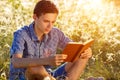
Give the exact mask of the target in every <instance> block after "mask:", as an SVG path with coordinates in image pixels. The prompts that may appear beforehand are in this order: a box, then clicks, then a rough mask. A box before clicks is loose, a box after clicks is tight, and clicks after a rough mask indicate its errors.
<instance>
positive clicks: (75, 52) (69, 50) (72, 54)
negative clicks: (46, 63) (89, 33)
mask: <svg viewBox="0 0 120 80" xmlns="http://www.w3.org/2000/svg"><path fill="white" fill-rule="evenodd" d="M93 42H94V40H93V39H90V40H88V41H87V42H85V43H79V42H69V43H68V44H67V45H66V47H65V48H64V50H63V51H62V54H67V59H65V62H73V61H75V60H77V59H78V58H79V57H80V55H81V53H82V52H84V50H86V49H87V48H89V47H90V46H91V45H92V44H93Z"/></svg>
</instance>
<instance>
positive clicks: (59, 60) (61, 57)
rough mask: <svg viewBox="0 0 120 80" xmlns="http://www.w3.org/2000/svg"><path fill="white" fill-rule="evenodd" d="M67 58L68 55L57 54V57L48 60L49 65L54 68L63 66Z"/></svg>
mask: <svg viewBox="0 0 120 80" xmlns="http://www.w3.org/2000/svg"><path fill="white" fill-rule="evenodd" d="M66 58H67V55H65V54H56V55H55V56H50V57H48V59H47V61H48V65H52V66H58V65H61V64H62V63H63V62H64V60H65V59H66Z"/></svg>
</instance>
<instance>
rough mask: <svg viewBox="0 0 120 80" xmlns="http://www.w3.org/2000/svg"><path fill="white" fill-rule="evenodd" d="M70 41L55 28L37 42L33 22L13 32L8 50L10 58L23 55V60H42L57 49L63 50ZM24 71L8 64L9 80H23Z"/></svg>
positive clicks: (53, 53)
mask: <svg viewBox="0 0 120 80" xmlns="http://www.w3.org/2000/svg"><path fill="white" fill-rule="evenodd" d="M70 41H71V40H70V39H69V38H68V37H66V36H65V35H64V33H63V32H61V31H60V30H59V29H57V28H54V27H53V28H52V30H51V31H50V32H49V33H48V34H46V35H44V37H43V39H42V41H39V40H38V38H37V36H36V34H35V32H34V22H33V23H32V24H30V25H29V26H24V27H23V28H21V29H20V30H17V31H16V32H14V39H13V43H12V46H11V50H10V56H11V57H12V55H13V54H16V53H20V54H23V58H44V57H48V56H53V55H55V54H56V51H57V48H61V49H64V47H65V46H66V44H67V43H68V42H70ZM24 72H25V69H24V68H21V69H18V68H14V67H13V65H12V64H10V78H9V80H16V79H18V80H25V78H24Z"/></svg>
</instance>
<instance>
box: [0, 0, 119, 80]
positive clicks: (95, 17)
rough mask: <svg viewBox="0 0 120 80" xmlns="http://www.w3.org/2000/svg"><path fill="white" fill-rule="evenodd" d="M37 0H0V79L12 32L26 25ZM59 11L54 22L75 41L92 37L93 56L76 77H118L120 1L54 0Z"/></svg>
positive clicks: (4, 75)
mask: <svg viewBox="0 0 120 80" xmlns="http://www.w3.org/2000/svg"><path fill="white" fill-rule="evenodd" d="M37 1H38V0H0V80H7V79H8V77H9V75H8V74H9V64H10V56H9V54H10V47H11V43H12V39H13V32H14V31H15V30H17V29H19V28H21V27H22V26H24V25H29V24H30V23H31V22H32V21H33V19H32V13H33V12H32V11H33V8H34V5H35V3H36V2H37ZM53 1H54V2H55V4H56V5H57V6H58V8H59V10H60V13H59V16H58V19H57V21H56V23H55V26H56V27H58V28H59V29H61V30H62V31H63V32H64V33H65V34H66V35H67V36H69V37H70V38H71V39H72V40H74V41H76V42H84V41H87V40H88V39H91V38H92V39H94V40H95V42H94V44H93V45H92V46H91V48H92V51H93V56H92V58H91V59H90V61H89V63H88V64H87V67H86V69H85V71H84V73H83V74H82V75H81V77H80V79H79V80H85V79H86V78H88V77H91V76H93V77H104V79H105V80H120V6H119V5H120V4H119V3H120V1H119V0H53Z"/></svg>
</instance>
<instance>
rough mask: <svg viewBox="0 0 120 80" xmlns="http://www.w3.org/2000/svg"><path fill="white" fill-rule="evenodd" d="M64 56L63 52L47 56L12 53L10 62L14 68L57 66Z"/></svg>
mask: <svg viewBox="0 0 120 80" xmlns="http://www.w3.org/2000/svg"><path fill="white" fill-rule="evenodd" d="M66 57H67V56H66V55H63V54H56V55H55V56H51V57H47V58H22V54H20V53H17V54H13V56H12V58H11V62H12V64H13V66H14V67H15V68H27V67H35V66H41V65H52V66H58V65H60V64H61V63H62V62H63V61H64V59H66Z"/></svg>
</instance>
